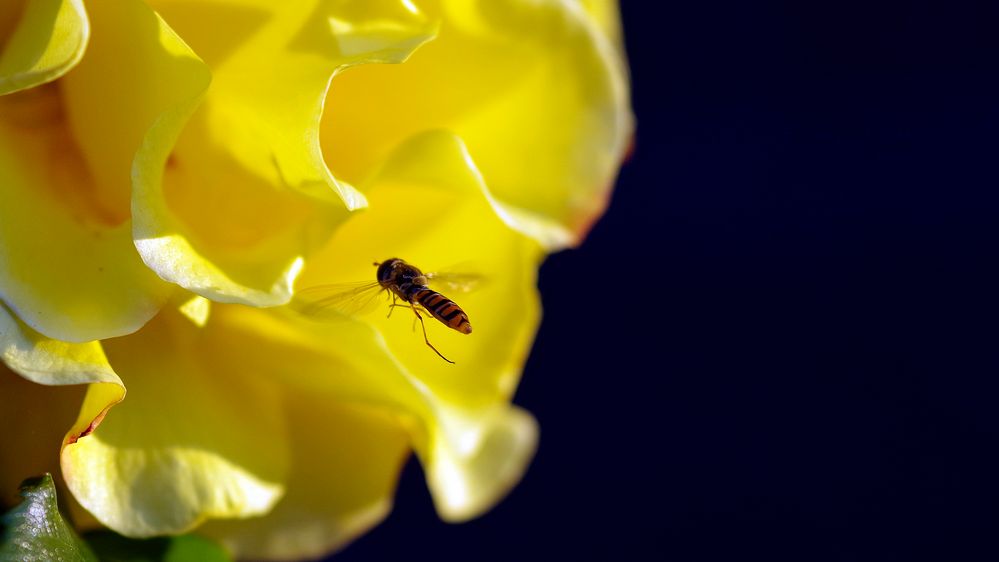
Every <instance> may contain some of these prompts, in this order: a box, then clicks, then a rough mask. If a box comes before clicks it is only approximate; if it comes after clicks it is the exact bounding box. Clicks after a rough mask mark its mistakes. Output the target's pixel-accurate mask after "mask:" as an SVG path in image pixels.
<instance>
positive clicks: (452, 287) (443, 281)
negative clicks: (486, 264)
mask: <svg viewBox="0 0 999 562" xmlns="http://www.w3.org/2000/svg"><path fill="white" fill-rule="evenodd" d="M425 275H426V277H427V281H428V282H429V283H430V284H431V285H432V286H433V287H434V288H437V289H440V291H441V292H444V293H468V292H471V291H474V290H475V289H477V288H479V287H481V286H482V284H483V283H484V282H485V277H484V276H482V275H479V274H477V273H455V272H451V271H446V272H430V273H426V274H425Z"/></svg>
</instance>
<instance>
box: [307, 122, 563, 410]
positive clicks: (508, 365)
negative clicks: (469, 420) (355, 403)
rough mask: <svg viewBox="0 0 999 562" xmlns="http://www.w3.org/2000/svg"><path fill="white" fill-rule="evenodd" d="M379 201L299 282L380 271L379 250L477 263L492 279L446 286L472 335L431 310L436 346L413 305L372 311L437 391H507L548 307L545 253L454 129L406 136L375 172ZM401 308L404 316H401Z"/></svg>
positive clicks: (504, 394) (499, 396) (498, 396)
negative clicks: (458, 289) (540, 285)
mask: <svg viewBox="0 0 999 562" xmlns="http://www.w3.org/2000/svg"><path fill="white" fill-rule="evenodd" d="M371 184H372V185H371V187H370V191H369V198H370V200H371V208H370V209H369V210H368V211H366V212H365V213H363V214H359V215H357V216H355V217H353V218H352V219H351V220H350V221H349V222H348V223H347V224H345V225H344V226H343V227H341V228H340V230H338V231H337V233H336V235H335V236H334V237H333V238H332V239H331V241H330V244H329V245H327V247H326V248H324V249H323V251H322V252H320V253H319V254H317V256H316V258H315V259H314V260H313V262H312V265H310V267H309V269H308V270H306V272H304V273H303V277H302V280H301V282H300V287H302V288H306V287H308V286H310V285H322V284H324V283H339V282H348V281H359V280H365V279H370V280H372V281H373V280H374V274H375V268H374V267H372V266H371V262H372V261H373V260H376V261H381V260H385V259H388V258H391V257H399V258H403V259H405V260H406V261H408V262H409V263H412V264H414V265H416V266H417V267H420V268H422V269H423V270H424V271H435V270H440V269H449V268H452V267H457V268H458V269H461V268H463V267H465V268H469V269H470V270H471V271H467V272H464V271H458V273H471V274H475V275H480V276H483V277H484V279H483V280H482V282H481V283H480V284H479V286H478V287H476V288H475V290H474V291H472V292H469V293H467V294H461V293H458V294H455V293H452V294H450V295H448V294H447V291H446V290H445V289H444V288H441V290H442V292H444V294H445V295H446V296H449V297H450V298H452V299H453V300H454V301H455V302H457V303H458V305H460V306H461V307H462V308H463V309H464V310H465V312H466V313H467V314H468V316H469V319H470V321H471V324H472V327H473V333H472V334H470V335H465V334H461V333H458V332H456V331H454V330H451V329H448V328H446V327H445V326H443V325H442V324H441V323H439V322H437V321H436V320H434V319H433V318H429V319H427V332H428V334H429V337H430V340H431V343H433V344H434V346H435V347H436V348H437V349H439V350H440V351H441V352H442V353H443V354H444V355H445V356H447V357H448V358H449V359H451V360H453V361H455V362H456V365H449V364H447V363H445V362H444V361H442V360H441V359H440V358H439V357H438V356H437V355H436V354H435V353H434V352H433V351H432V350H430V349H428V348H427V346H426V344H425V343H424V341H423V338H422V336H421V334H420V328H419V327H418V326H417V327H416V332H415V333H414V327H413V321H414V320H415V318H414V316H413V315H412V313H410V312H409V311H407V310H405V309H401V310H397V311H395V313H394V315H393V317H392V318H391V319H389V320H386V319H385V318H384V316H385V314H386V312H387V311H388V308H387V305H386V306H384V307H378V308H377V309H375V310H372V311H370V312H369V313H367V314H366V315H365V316H364V319H365V320H366V321H368V322H369V323H371V324H372V325H373V326H376V327H377V329H378V330H379V331H380V332H381V333H382V334H383V335H384V337H385V339H386V341H387V342H388V345H389V347H390V348H391V349H392V351H393V353H394V354H395V355H396V356H397V357H399V358H402V359H403V362H404V363H405V365H406V367H407V368H409V369H410V370H411V371H412V372H414V373H417V374H418V376H419V377H420V380H422V381H424V382H425V383H427V384H428V385H430V386H431V387H433V389H434V391H435V392H439V393H443V394H444V395H445V396H446V397H447V398H452V397H453V398H455V399H456V400H458V401H459V403H461V402H468V401H470V400H472V401H475V402H476V403H489V402H492V401H494V400H508V399H509V398H510V396H512V394H513V390H514V389H515V388H516V383H517V380H518V379H519V377H520V369H521V367H522V366H523V361H524V359H525V357H526V355H527V352H528V350H529V348H530V345H531V342H532V341H533V338H534V334H535V331H536V329H537V325H538V321H539V317H540V302H539V299H538V294H537V289H536V287H535V285H536V281H535V272H536V270H537V266H538V263H539V262H540V261H541V258H542V256H543V253H542V250H541V248H540V247H539V246H538V244H537V243H536V242H535V241H534V240H533V239H530V238H528V237H526V236H523V235H521V234H520V233H518V232H517V231H515V230H513V229H511V228H510V227H509V223H510V222H511V219H510V217H509V216H507V215H505V213H504V211H503V208H502V207H500V206H499V205H497V204H496V202H495V200H494V199H493V198H492V196H491V195H490V194H489V192H488V190H487V189H486V186H485V185H484V184H483V183H482V178H481V176H480V175H479V173H478V171H477V169H476V167H475V165H474V163H473V162H472V161H471V157H470V156H469V155H468V153H467V151H466V150H465V147H464V145H463V144H462V143H461V141H460V140H459V139H457V138H456V137H455V136H454V135H452V134H450V133H446V132H436V133H427V134H424V135H419V136H417V137H414V138H413V139H410V140H409V141H408V142H406V143H403V144H402V145H401V146H399V148H398V149H397V150H396V151H395V152H394V153H393V154H392V156H391V157H390V158H389V159H388V161H387V162H386V163H385V165H384V166H383V167H382V168H381V170H380V172H379V173H378V174H377V175H376V177H375V178H374V179H373V180H372V182H371ZM400 316H401V317H400Z"/></svg>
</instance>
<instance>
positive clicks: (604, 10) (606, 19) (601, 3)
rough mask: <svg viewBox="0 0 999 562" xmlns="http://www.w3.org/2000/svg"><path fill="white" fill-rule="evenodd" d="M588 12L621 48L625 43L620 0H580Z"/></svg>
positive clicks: (622, 50)
mask: <svg viewBox="0 0 999 562" xmlns="http://www.w3.org/2000/svg"><path fill="white" fill-rule="evenodd" d="M578 1H579V3H580V5H581V6H582V7H583V9H584V10H586V13H587V14H589V16H590V17H591V18H593V21H594V23H596V24H597V27H599V28H600V29H601V30H602V31H603V32H604V34H605V35H606V36H607V37H608V38H609V39H610V40H611V41H612V42H613V43H614V44H615V45H616V46H618V47H619V48H620V49H621V52H622V54H623V52H624V45H623V43H622V41H623V39H622V37H621V14H620V12H621V10H620V6H619V3H618V0H578Z"/></svg>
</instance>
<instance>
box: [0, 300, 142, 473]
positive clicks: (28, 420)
mask: <svg viewBox="0 0 999 562" xmlns="http://www.w3.org/2000/svg"><path fill="white" fill-rule="evenodd" d="M0 357H2V359H3V363H5V364H6V366H7V367H9V368H10V370H12V371H14V372H16V373H17V374H19V375H20V376H21V377H23V378H24V379H26V380H29V381H32V382H34V383H39V384H40V385H47V386H72V385H82V384H89V385H90V386H89V391H88V393H87V398H86V400H83V394H82V390H73V391H69V390H67V391H62V390H47V391H41V390H39V389H38V388H39V387H37V385H29V386H25V385H17V384H13V385H12V388H11V389H10V390H9V391H8V390H6V389H5V390H4V391H3V392H2V393H0V410H3V411H4V412H5V413H6V412H8V411H9V410H11V411H14V412H19V411H21V410H22V409H23V408H25V407H28V409H29V410H31V413H30V414H24V415H18V416H16V417H15V419H14V421H12V422H11V423H3V424H2V425H0V426H2V427H5V428H7V430H5V438H4V444H5V445H4V447H3V448H0V454H3V455H5V456H8V457H9V458H10V459H11V461H10V462H11V464H12V465H13V466H17V467H22V466H24V464H23V463H22V462H21V461H20V460H17V459H18V455H19V454H20V452H21V451H20V450H21V449H24V453H25V454H26V455H27V458H29V459H35V460H37V459H41V458H45V459H48V460H52V459H53V457H52V456H51V455H54V454H55V451H56V450H57V448H58V447H57V444H58V440H56V441H51V440H49V441H45V440H43V442H44V443H45V444H46V445H47V446H50V447H51V450H50V451H48V452H44V451H41V450H39V449H38V444H37V443H36V442H35V441H33V440H32V439H31V437H32V436H34V437H39V435H40V433H41V432H43V431H44V430H51V429H52V427H53V426H54V427H55V428H56V429H55V430H56V431H58V434H59V435H60V436H65V437H64V439H63V441H64V442H72V441H75V440H76V439H77V438H78V437H80V436H82V435H86V434H87V433H90V432H92V431H93V430H94V428H96V427H97V425H98V424H99V423H100V422H101V420H102V419H103V418H104V416H105V414H107V412H108V410H109V409H110V408H111V407H112V406H114V405H115V404H117V403H118V402H120V401H121V400H122V397H124V395H125V387H124V385H122V383H121V380H120V379H119V378H118V375H117V374H115V372H114V370H112V368H111V365H110V364H109V363H108V360H107V357H106V356H105V355H104V351H103V349H102V348H101V344H100V343H99V342H96V341H94V342H86V343H67V342H62V341H58V340H52V339H49V338H46V337H44V336H42V335H41V334H39V333H38V332H35V331H34V330H32V329H31V328H29V327H28V326H26V325H25V324H24V323H22V322H20V321H19V320H18V319H17V318H16V317H15V316H14V315H13V314H11V313H10V311H9V310H8V309H7V308H6V307H4V306H3V305H2V304H0ZM6 372H7V371H6V369H3V368H0V374H4V375H5V374H6ZM43 392H44V394H45V396H46V397H47V398H46V402H45V405H44V406H43V407H38V405H37V404H36V405H35V406H34V408H35V409H36V410H37V411H35V410H32V407H31V406H26V405H28V404H32V397H34V396H38V395H39V394H40V393H43ZM81 402H82V403H83V405H82V407H81V406H80V404H81ZM77 410H78V411H79V413H78V415H77V417H76V421H75V423H73V424H70V421H72V413H73V412H74V411H77ZM40 414H44V415H45V416H46V419H45V421H39V420H38V419H37V417H38V415H40ZM36 426H37V427H36ZM67 428H69V431H68V432H67ZM8 439H9V440H11V441H12V443H11V445H10V447H11V448H10V449H8V448H6V447H7V441H8ZM50 453H51V455H50ZM3 464H4V466H6V464H7V463H3ZM29 464H30V463H29ZM36 464H37V463H36ZM47 469H48V470H50V471H51V470H52V467H51V466H49V467H47ZM27 474H32V473H22V474H20V475H16V474H10V473H4V474H3V475H4V477H10V478H18V477H19V478H24V477H25V476H26V475H27Z"/></svg>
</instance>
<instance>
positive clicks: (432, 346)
mask: <svg viewBox="0 0 999 562" xmlns="http://www.w3.org/2000/svg"><path fill="white" fill-rule="evenodd" d="M412 309H413V314H415V315H416V318H417V320H419V321H420V326H421V327H422V328H423V341H425V342H427V345H428V346H429V347H430V349H432V350H434V353H436V354H437V355H439V356H440V358H441V359H443V360H445V361H447V362H448V363H450V364H452V365H454V361H451V360H450V359H448V358H447V357H444V354H443V353H441V352H440V351H437V348H436V347H434V344H432V343H430V338H428V337H427V325H426V324H424V323H423V317H422V316H420V312H419V311H418V310H416V307H415V306H414V307H412Z"/></svg>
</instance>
